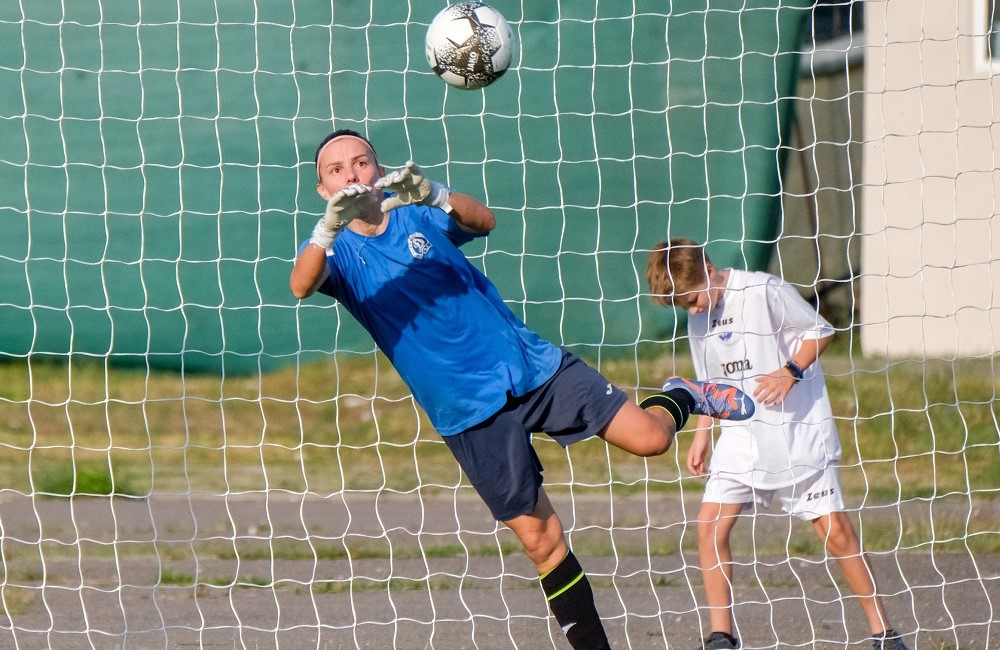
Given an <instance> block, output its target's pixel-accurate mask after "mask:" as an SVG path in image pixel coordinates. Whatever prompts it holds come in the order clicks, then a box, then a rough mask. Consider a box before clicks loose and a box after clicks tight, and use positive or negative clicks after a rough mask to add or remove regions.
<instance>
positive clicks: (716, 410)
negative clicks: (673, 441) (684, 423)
mask: <svg viewBox="0 0 1000 650" xmlns="http://www.w3.org/2000/svg"><path fill="white" fill-rule="evenodd" d="M675 388H679V389H681V390H684V391H686V392H687V393H688V394H689V395H690V396H691V397H692V398H694V410H692V413H695V414H697V415H710V416H712V417H713V418H718V419H720V420H733V421H739V420H749V419H750V418H751V417H753V413H754V409H755V408H756V407H755V406H754V403H753V400H752V399H750V398H749V397H747V395H746V393H744V392H743V391H741V390H740V389H739V388H736V387H735V386H728V385H726V384H713V383H711V382H706V381H697V380H695V379H684V378H683V377H671V378H670V379H668V380H667V381H666V383H665V384H663V389H662V390H663V392H664V393H666V392H667V391H669V390H672V389H675Z"/></svg>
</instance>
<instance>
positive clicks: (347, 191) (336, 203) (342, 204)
mask: <svg viewBox="0 0 1000 650" xmlns="http://www.w3.org/2000/svg"><path fill="white" fill-rule="evenodd" d="M377 202H378V199H377V198H375V195H374V194H372V190H371V188H370V187H368V186H367V185H362V184H360V183H354V184H353V185H348V186H347V187H345V188H344V189H342V190H340V191H339V192H336V193H334V195H333V196H331V197H330V200H329V201H327V203H326V214H324V215H323V218H322V219H320V220H319V222H318V223H317V224H316V227H315V228H313V234H312V238H311V239H310V240H309V243H311V244H316V245H317V246H319V247H320V248H322V249H324V250H326V249H328V248H330V246H332V245H333V240H334V239H336V238H337V235H339V234H340V232H341V231H342V230H343V229H344V228H346V227H347V224H349V223H351V222H352V221H354V220H355V219H357V218H358V217H360V216H361V215H362V214H364V212H365V210H367V209H368V208H370V207H371V206H373V205H375V204H376V203H377Z"/></svg>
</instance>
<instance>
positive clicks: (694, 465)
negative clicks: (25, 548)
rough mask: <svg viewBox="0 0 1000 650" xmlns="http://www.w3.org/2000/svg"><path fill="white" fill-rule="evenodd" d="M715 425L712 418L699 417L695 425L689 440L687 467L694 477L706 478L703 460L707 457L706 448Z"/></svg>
mask: <svg viewBox="0 0 1000 650" xmlns="http://www.w3.org/2000/svg"><path fill="white" fill-rule="evenodd" d="M714 426H715V423H714V422H713V421H712V418H710V417H708V416H705V415H700V416H698V421H697V422H696V423H695V429H694V437H693V438H692V439H691V446H690V447H688V456H687V467H688V471H689V472H691V474H692V475H694V476H706V475H707V474H708V465H707V464H706V463H705V459H706V458H707V457H708V448H709V447H710V446H711V444H712V428H713V427H714Z"/></svg>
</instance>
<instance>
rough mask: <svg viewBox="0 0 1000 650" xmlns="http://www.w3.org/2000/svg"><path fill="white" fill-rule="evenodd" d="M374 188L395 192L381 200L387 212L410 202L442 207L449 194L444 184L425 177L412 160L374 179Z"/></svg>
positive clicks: (383, 208) (383, 210)
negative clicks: (400, 167)
mask: <svg viewBox="0 0 1000 650" xmlns="http://www.w3.org/2000/svg"><path fill="white" fill-rule="evenodd" d="M375 189H377V190H389V191H390V192H394V193H395V196H390V197H388V198H387V199H385V200H384V201H382V212H389V211H390V210H395V209H396V208H399V207H402V206H404V205H409V204H411V203H420V204H422V205H430V206H434V207H435V208H442V209H444V207H445V206H446V205H447V204H448V197H449V196H450V195H451V190H449V189H448V188H447V187H445V186H444V185H442V184H440V183H435V182H434V181H432V180H430V179H428V178H425V177H424V173H423V172H422V171H421V170H420V167H417V164H416V163H415V162H413V161H412V160H411V161H409V162H407V163H406V166H405V167H403V168H402V169H398V170H396V171H394V172H390V173H389V174H388V175H386V176H383V177H382V178H380V179H378V180H377V181H375Z"/></svg>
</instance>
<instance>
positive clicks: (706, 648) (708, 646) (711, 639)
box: [700, 632, 743, 650]
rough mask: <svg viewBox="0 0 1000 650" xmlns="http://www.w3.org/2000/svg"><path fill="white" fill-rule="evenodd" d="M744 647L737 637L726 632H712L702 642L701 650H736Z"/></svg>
mask: <svg viewBox="0 0 1000 650" xmlns="http://www.w3.org/2000/svg"><path fill="white" fill-rule="evenodd" d="M742 647H743V646H741V645H740V640H739V639H737V638H736V637H734V636H732V635H730V634H726V633H725V632H712V633H711V634H709V635H708V638H707V639H705V640H704V641H703V642H702V645H701V649H700V650H735V649H737V648H742Z"/></svg>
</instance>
